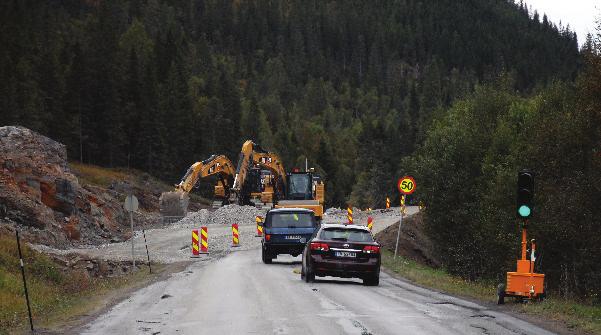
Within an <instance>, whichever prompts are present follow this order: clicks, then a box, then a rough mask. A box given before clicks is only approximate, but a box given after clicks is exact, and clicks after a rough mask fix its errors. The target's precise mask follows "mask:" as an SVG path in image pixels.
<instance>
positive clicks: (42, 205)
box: [0, 126, 169, 248]
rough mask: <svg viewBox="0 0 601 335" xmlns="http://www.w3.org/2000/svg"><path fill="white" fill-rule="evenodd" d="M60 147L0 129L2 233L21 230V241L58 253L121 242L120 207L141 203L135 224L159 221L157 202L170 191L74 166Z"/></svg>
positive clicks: (141, 179) (124, 233)
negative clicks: (130, 199) (127, 201)
mask: <svg viewBox="0 0 601 335" xmlns="http://www.w3.org/2000/svg"><path fill="white" fill-rule="evenodd" d="M73 167H74V168H73V169H71V168H70V166H69V163H68V161H67V151H66V148H65V146H64V145H63V144H61V143H58V142H56V141H53V140H52V139H50V138H47V137H45V136H42V135H40V134H38V133H36V132H34V131H31V130H29V129H27V128H23V127H12V126H8V127H0V233H2V232H3V231H4V232H6V231H8V230H13V228H14V227H15V226H19V227H20V228H21V229H22V230H23V235H24V237H25V239H27V240H29V241H31V242H36V243H42V244H46V245H50V246H54V247H58V248H66V247H70V246H79V245H86V244H101V243H107V242H116V241H122V240H124V239H126V238H128V237H129V222H128V220H127V216H126V212H125V211H124V210H123V208H122V206H121V204H122V203H123V199H124V198H125V196H126V195H127V194H129V193H132V194H135V195H136V196H137V197H138V199H139V200H140V211H139V213H136V222H138V223H140V224H145V225H146V226H148V225H154V224H157V223H158V222H159V215H158V197H159V195H160V193H161V192H162V191H165V190H167V189H168V188H169V187H168V186H167V185H165V184H164V183H161V182H159V181H157V180H155V179H154V178H152V177H150V176H149V175H148V174H142V173H127V172H125V171H116V170H108V169H101V168H98V167H93V166H88V165H80V164H73Z"/></svg>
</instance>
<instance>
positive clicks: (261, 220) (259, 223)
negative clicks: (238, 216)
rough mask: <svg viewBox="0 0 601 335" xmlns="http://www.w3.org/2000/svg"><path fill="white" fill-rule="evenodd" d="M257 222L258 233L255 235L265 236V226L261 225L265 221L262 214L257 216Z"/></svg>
mask: <svg viewBox="0 0 601 335" xmlns="http://www.w3.org/2000/svg"><path fill="white" fill-rule="evenodd" d="M255 222H256V223H257V235H255V236H256V237H261V236H263V226H262V225H261V223H262V222H263V218H262V217H260V216H256V217H255Z"/></svg>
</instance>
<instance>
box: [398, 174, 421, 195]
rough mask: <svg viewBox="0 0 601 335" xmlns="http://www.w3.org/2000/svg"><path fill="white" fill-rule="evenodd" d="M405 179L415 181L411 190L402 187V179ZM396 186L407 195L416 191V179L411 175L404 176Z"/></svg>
mask: <svg viewBox="0 0 601 335" xmlns="http://www.w3.org/2000/svg"><path fill="white" fill-rule="evenodd" d="M405 179H409V180H411V182H412V183H413V189H412V190H411V191H410V192H405V191H403V190H402V189H401V181H403V180H405ZM396 186H397V188H398V189H399V192H401V193H403V194H405V195H409V194H412V193H413V192H415V188H416V184H415V179H413V177H411V176H404V177H402V178H399V181H398V182H397V184H396Z"/></svg>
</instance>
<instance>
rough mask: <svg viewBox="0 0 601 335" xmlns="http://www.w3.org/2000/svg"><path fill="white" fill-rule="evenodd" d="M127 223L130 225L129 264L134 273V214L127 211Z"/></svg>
mask: <svg viewBox="0 0 601 335" xmlns="http://www.w3.org/2000/svg"><path fill="white" fill-rule="evenodd" d="M129 222H130V224H131V264H132V271H136V258H135V257H134V213H133V212H132V211H129Z"/></svg>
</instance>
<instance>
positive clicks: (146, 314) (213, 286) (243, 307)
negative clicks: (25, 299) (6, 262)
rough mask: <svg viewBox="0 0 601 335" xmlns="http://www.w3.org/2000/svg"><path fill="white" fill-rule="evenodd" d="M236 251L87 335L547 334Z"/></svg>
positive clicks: (123, 308)
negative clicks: (314, 277)
mask: <svg viewBox="0 0 601 335" xmlns="http://www.w3.org/2000/svg"><path fill="white" fill-rule="evenodd" d="M260 258H261V257H260V250H259V249H252V250H241V251H235V252H232V253H230V254H229V255H227V256H226V257H224V258H221V259H219V260H216V261H214V262H209V263H204V262H198V263H195V264H193V265H191V266H190V267H189V268H188V270H187V271H184V272H182V273H178V274H176V275H173V276H172V277H171V278H170V279H169V280H167V281H164V282H159V283H155V284H153V285H151V286H149V287H147V288H144V289H142V290H140V291H138V292H137V293H135V294H134V295H133V296H132V297H131V298H129V299H127V300H126V301H124V302H122V303H120V304H119V305H117V306H115V307H114V308H113V309H112V310H111V311H109V312H108V313H107V314H105V315H102V316H101V317H99V318H98V319H97V320H96V321H94V322H93V323H92V324H90V325H89V326H88V327H87V328H86V329H84V330H83V333H86V334H201V333H202V334H303V335H304V334H361V335H367V334H491V335H492V334H539V335H541V334H542V335H544V334H550V333H549V332H547V331H545V330H543V329H540V328H538V327H536V326H533V325H530V324H528V323H526V322H524V321H521V320H518V319H515V318H513V317H511V316H507V315H505V314H502V313H499V312H495V311H491V310H488V309H486V308H485V307H482V306H480V305H477V304H474V303H470V302H467V301H463V300H460V299H456V298H453V297H449V296H446V295H443V294H440V293H436V292H432V291H429V290H425V289H422V288H419V287H416V286H413V285H410V284H408V283H405V282H403V281H400V280H397V279H394V278H392V277H390V276H388V275H386V274H384V273H382V275H381V281H380V286H379V287H366V286H363V285H361V282H360V281H359V280H347V279H340V280H339V279H334V278H325V280H324V279H322V280H319V278H318V281H317V282H315V283H312V284H307V283H304V282H303V281H301V279H300V275H299V274H297V273H296V272H298V271H297V270H298V269H300V257H297V258H292V257H280V258H278V260H277V261H276V262H274V264H271V265H265V264H263V263H261V260H260Z"/></svg>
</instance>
